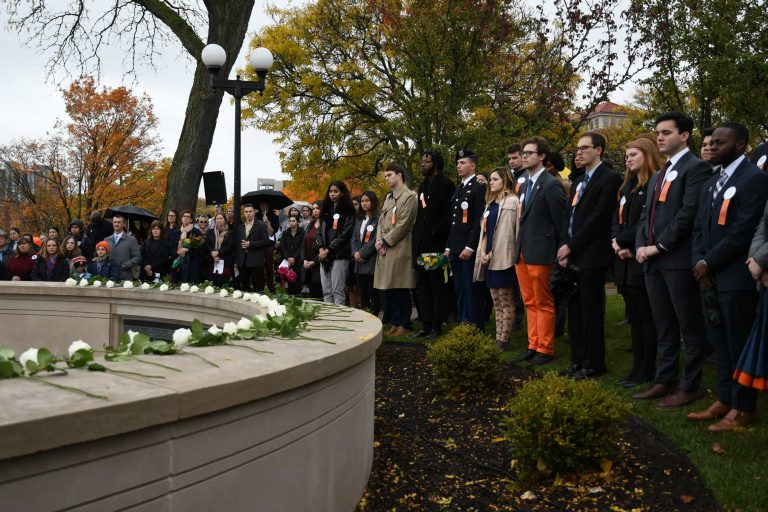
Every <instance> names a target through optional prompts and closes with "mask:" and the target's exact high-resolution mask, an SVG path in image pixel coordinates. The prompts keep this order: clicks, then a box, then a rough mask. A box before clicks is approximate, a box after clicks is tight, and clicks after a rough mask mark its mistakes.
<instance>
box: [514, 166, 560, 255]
mask: <svg viewBox="0 0 768 512" xmlns="http://www.w3.org/2000/svg"><path fill="white" fill-rule="evenodd" d="M521 177H522V178H524V181H522V182H519V183H516V184H515V186H516V187H517V185H518V184H519V185H520V188H519V189H518V191H519V193H518V197H520V198H521V199H522V200H523V203H522V204H521V208H522V209H523V210H522V214H521V215H520V229H519V231H518V232H517V254H520V253H521V252H522V255H523V259H525V262H526V263H527V264H530V265H553V264H555V263H557V249H558V248H559V247H560V232H561V229H562V225H563V215H564V213H565V190H564V189H563V186H562V185H561V184H560V181H558V180H557V178H555V177H554V176H552V175H551V174H549V173H548V172H547V170H546V169H544V170H543V171H541V173H540V174H539V177H538V178H537V179H536V182H535V185H534V186H533V188H532V189H531V193H530V197H523V194H525V192H526V190H527V188H528V182H529V181H530V177H529V176H528V174H527V173H526V174H523V175H522V176H521Z"/></svg>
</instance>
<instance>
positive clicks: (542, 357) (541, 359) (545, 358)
mask: <svg viewBox="0 0 768 512" xmlns="http://www.w3.org/2000/svg"><path fill="white" fill-rule="evenodd" d="M554 360H555V356H550V355H549V354H536V357H534V358H533V359H531V360H530V361H528V366H537V365H540V364H547V363H551V362H552V361H554Z"/></svg>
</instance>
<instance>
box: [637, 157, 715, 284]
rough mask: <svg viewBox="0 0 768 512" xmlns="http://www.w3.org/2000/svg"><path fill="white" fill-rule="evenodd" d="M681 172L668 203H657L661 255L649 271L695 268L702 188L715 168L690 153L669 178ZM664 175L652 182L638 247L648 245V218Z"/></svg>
mask: <svg viewBox="0 0 768 512" xmlns="http://www.w3.org/2000/svg"><path fill="white" fill-rule="evenodd" d="M672 171H677V177H676V178H675V180H674V181H672V184H671V185H670V186H669V190H668V192H667V199H666V201H664V202H663V203H662V202H657V204H656V213H655V215H654V227H653V232H654V234H655V240H654V241H655V242H656V245H657V246H659V250H660V251H661V253H660V254H658V255H656V256H654V257H653V258H650V259H649V260H648V262H647V263H646V267H645V269H646V271H648V270H652V269H654V268H660V269H667V270H672V269H677V270H683V269H685V270H690V269H691V241H692V236H691V235H692V233H693V223H694V221H695V219H696V211H697V210H698V206H699V197H700V194H701V187H702V186H704V182H705V181H707V179H709V177H710V176H712V167H710V165H709V164H708V163H707V162H705V161H704V160H701V159H700V158H698V157H697V156H695V155H694V154H693V153H691V152H690V151H688V152H687V153H686V154H684V155H683V156H682V157H681V158H680V160H679V161H678V162H677V164H675V165H674V166H673V167H671V168H670V169H669V170H668V171H667V173H666V176H669V173H670V172H672ZM660 176H661V173H657V174H656V175H654V176H653V178H651V181H650V182H649V183H648V192H647V193H646V198H645V208H644V210H643V215H642V217H640V225H639V226H638V230H637V238H636V240H635V247H644V246H647V245H648V229H649V226H648V218H649V215H650V212H651V202H652V201H653V195H654V190H655V188H656V182H657V181H658V180H659V178H660Z"/></svg>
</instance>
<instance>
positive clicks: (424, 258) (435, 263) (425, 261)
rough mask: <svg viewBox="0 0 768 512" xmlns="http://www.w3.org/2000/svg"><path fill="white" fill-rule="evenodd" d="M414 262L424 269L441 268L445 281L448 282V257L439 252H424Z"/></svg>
mask: <svg viewBox="0 0 768 512" xmlns="http://www.w3.org/2000/svg"><path fill="white" fill-rule="evenodd" d="M416 264H417V265H418V266H420V267H421V268H423V269H424V270H439V269H443V275H444V279H445V282H446V283H447V282H448V258H446V257H445V254H443V253H439V252H424V253H421V254H419V256H418V257H417V258H416Z"/></svg>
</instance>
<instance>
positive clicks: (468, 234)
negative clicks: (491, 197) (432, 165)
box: [443, 176, 485, 256]
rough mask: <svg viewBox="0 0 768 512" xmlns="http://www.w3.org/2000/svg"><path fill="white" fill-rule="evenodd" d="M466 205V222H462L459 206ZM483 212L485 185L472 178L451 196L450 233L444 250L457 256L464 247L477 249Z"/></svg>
mask: <svg viewBox="0 0 768 512" xmlns="http://www.w3.org/2000/svg"><path fill="white" fill-rule="evenodd" d="M464 202H466V203H467V222H464V221H463V212H464V210H463V209H462V207H461V205H462V203H464ZM483 210H485V185H483V184H482V183H478V181H477V176H473V177H472V179H470V180H469V182H468V183H467V185H466V186H461V185H459V186H458V187H457V188H456V190H455V191H454V192H453V195H452V196H451V214H450V218H451V231H450V233H449V235H448V240H447V241H446V243H445V245H446V247H444V248H443V249H445V248H448V249H450V250H451V254H452V255H455V256H458V255H459V254H460V253H461V251H463V250H464V248H465V247H470V248H472V250H475V249H476V248H477V244H478V242H479V241H480V220H481V218H482V216H483Z"/></svg>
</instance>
